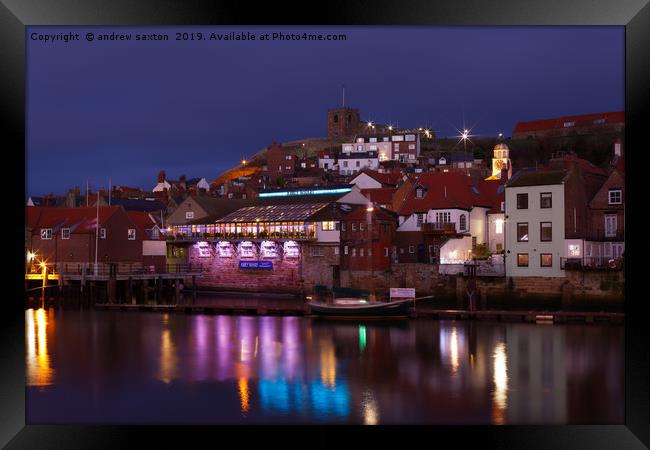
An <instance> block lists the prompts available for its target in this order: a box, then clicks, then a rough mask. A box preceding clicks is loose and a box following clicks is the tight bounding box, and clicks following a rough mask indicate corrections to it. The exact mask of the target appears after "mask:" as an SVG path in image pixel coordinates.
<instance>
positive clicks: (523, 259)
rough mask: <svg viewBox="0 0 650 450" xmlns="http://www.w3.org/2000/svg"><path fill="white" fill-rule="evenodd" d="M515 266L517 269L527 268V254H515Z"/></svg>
mask: <svg viewBox="0 0 650 450" xmlns="http://www.w3.org/2000/svg"><path fill="white" fill-rule="evenodd" d="M517 265H518V266H519V267H528V253H517Z"/></svg>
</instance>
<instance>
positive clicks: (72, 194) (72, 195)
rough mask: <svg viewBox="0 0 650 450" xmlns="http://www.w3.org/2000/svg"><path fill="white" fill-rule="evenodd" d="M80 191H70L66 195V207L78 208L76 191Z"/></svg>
mask: <svg viewBox="0 0 650 450" xmlns="http://www.w3.org/2000/svg"><path fill="white" fill-rule="evenodd" d="M78 189H79V188H76V189H70V190H69V191H68V194H67V195H66V198H65V206H66V208H75V207H76V206H77V192H76V191H77V190H78Z"/></svg>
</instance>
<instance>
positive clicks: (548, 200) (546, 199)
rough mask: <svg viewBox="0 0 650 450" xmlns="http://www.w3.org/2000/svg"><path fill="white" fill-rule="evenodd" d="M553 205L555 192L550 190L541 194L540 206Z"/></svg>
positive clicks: (548, 206)
mask: <svg viewBox="0 0 650 450" xmlns="http://www.w3.org/2000/svg"><path fill="white" fill-rule="evenodd" d="M552 206H553V194H552V193H550V192H542V193H541V194H539V207H540V208H551V207H552Z"/></svg>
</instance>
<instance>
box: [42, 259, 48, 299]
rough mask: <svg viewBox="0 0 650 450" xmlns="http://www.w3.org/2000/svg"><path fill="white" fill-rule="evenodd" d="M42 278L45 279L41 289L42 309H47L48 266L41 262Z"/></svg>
mask: <svg viewBox="0 0 650 450" xmlns="http://www.w3.org/2000/svg"><path fill="white" fill-rule="evenodd" d="M40 265H41V268H42V269H43V271H42V277H43V287H42V288H41V308H45V285H46V284H47V264H45V262H44V261H42V262H41V264H40Z"/></svg>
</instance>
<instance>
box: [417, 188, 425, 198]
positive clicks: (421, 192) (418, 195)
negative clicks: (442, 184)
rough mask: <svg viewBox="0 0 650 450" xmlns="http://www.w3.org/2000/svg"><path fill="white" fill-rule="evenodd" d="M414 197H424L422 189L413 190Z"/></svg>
mask: <svg viewBox="0 0 650 450" xmlns="http://www.w3.org/2000/svg"><path fill="white" fill-rule="evenodd" d="M415 196H416V197H417V198H422V197H424V189H422V188H417V189H416V190H415Z"/></svg>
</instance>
